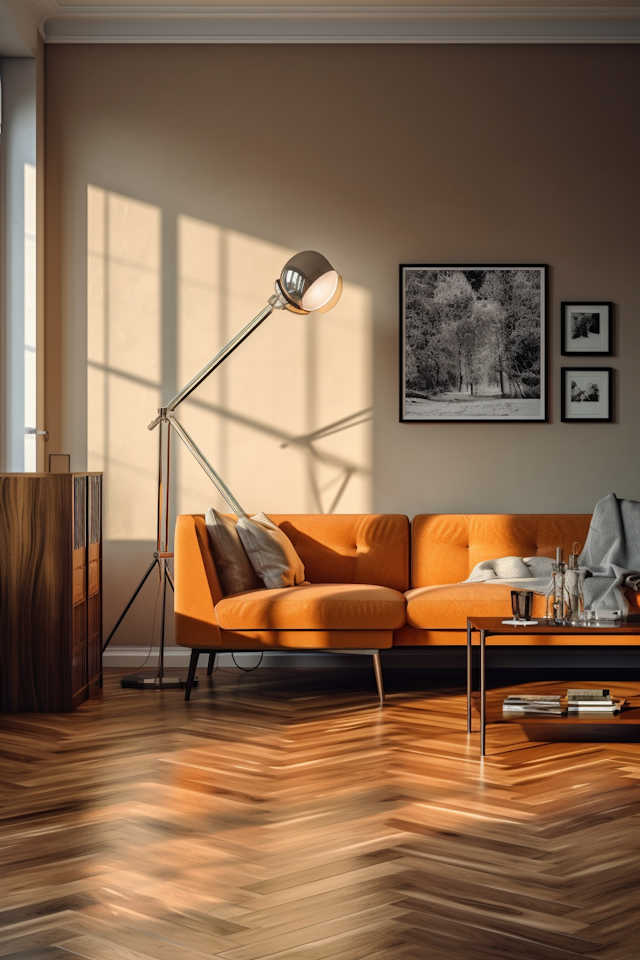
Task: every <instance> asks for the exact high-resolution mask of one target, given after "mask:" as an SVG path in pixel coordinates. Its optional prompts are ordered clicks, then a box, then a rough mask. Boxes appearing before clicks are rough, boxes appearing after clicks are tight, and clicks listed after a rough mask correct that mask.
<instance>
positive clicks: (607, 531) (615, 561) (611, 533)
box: [464, 493, 640, 614]
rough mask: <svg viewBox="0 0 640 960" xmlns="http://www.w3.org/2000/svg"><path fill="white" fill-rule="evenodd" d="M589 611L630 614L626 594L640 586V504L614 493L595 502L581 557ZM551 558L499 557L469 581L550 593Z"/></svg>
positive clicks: (478, 569)
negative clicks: (620, 498) (612, 611)
mask: <svg viewBox="0 0 640 960" xmlns="http://www.w3.org/2000/svg"><path fill="white" fill-rule="evenodd" d="M578 564H579V570H580V573H581V576H582V579H583V582H582V589H583V594H584V607H585V610H622V612H623V613H624V614H627V613H628V612H629V604H628V603H627V600H626V597H625V595H624V591H625V589H628V588H630V589H631V590H635V591H636V593H637V592H638V589H640V503H638V502H637V501H635V500H618V498H617V497H616V495H615V493H610V494H609V496H607V497H604V498H603V499H602V500H599V501H598V503H596V506H595V510H594V511H593V516H592V518H591V524H590V526H589V533H588V535H587V542H586V543H585V545H584V550H583V551H582V553H581V554H580V556H579V558H578ZM552 566H553V561H552V560H551V558H550V557H501V558H499V559H497V560H483V561H482V562H481V563H477V564H476V565H475V567H474V568H473V570H472V571H471V573H470V574H469V577H468V578H467V580H465V581H464V582H465V583H479V582H485V583H495V584H505V585H508V586H511V587H516V588H517V589H519V590H525V589H526V590H533V591H534V593H548V592H549V590H550V588H551V571H552Z"/></svg>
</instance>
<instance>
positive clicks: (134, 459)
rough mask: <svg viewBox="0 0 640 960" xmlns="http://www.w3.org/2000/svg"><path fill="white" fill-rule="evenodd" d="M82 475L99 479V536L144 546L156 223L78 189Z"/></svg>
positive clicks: (150, 462)
mask: <svg viewBox="0 0 640 960" xmlns="http://www.w3.org/2000/svg"><path fill="white" fill-rule="evenodd" d="M87 200H88V264H87V269H88V284H87V286H88V302H87V322H88V344H87V351H88V384H87V388H88V424H89V425H88V433H89V436H88V441H89V442H88V447H89V462H88V466H89V470H101V471H103V473H104V535H105V538H106V539H111V540H142V539H153V538H154V537H155V532H156V481H157V457H158V454H157V434H156V433H153V434H152V433H150V432H149V431H148V430H147V424H148V423H149V421H150V420H152V419H153V416H154V415H155V411H156V409H157V408H158V407H159V406H160V402H161V398H160V376H161V360H162V356H161V350H162V329H161V304H160V258H161V213H160V210H159V209H158V207H155V206H152V205H151V204H147V203H141V202H139V201H137V200H132V199H131V198H130V197H125V196H120V195H119V194H116V193H111V192H109V191H107V190H103V189H100V188H99V187H94V186H89V188H88V197H87Z"/></svg>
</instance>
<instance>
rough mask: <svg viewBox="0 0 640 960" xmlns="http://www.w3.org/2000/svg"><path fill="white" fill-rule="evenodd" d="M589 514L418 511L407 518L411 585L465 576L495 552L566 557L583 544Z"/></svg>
mask: <svg viewBox="0 0 640 960" xmlns="http://www.w3.org/2000/svg"><path fill="white" fill-rule="evenodd" d="M590 521H591V514H584V513H576V514H566V513H562V514H548V513H520V514H506V513H499V514H489V513H476V514H457V513H452V514H446V513H439V514H419V515H418V516H416V517H414V519H413V522H412V524H411V586H412V587H429V586H434V585H436V584H441V583H459V582H460V581H462V580H466V579H467V577H468V576H469V574H470V573H471V571H472V570H473V568H474V567H475V565H476V563H480V561H481V560H493V559H495V558H496V557H535V556H539V557H552V558H554V559H555V555H556V547H562V548H563V549H564V554H565V559H566V558H567V556H568V555H569V553H570V551H571V547H572V545H573V542H574V541H575V540H577V541H578V543H579V544H580V549H582V547H583V546H584V542H585V540H586V537H587V531H588V530H589V523H590Z"/></svg>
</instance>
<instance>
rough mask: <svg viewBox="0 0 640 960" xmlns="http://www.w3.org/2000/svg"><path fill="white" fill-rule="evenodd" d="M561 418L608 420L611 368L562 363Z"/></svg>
mask: <svg viewBox="0 0 640 960" xmlns="http://www.w3.org/2000/svg"><path fill="white" fill-rule="evenodd" d="M560 397H561V403H560V406H561V419H562V421H563V423H569V422H574V421H576V420H581V421H582V422H583V423H611V421H612V420H613V409H612V408H613V370H612V368H611V367H562V370H561V384H560Z"/></svg>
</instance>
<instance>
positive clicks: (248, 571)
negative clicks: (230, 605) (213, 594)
mask: <svg viewBox="0 0 640 960" xmlns="http://www.w3.org/2000/svg"><path fill="white" fill-rule="evenodd" d="M204 521H205V523H206V525H207V532H208V534H209V541H210V543H211V550H212V551H213V562H214V563H215V565H216V570H217V571H218V576H219V577H220V583H221V584H222V589H223V590H224V592H225V593H226V594H230V593H240V591H241V590H257V589H258V588H260V587H264V584H263V582H262V580H260V578H259V577H258V576H256V573H255V571H254V569H253V567H252V565H251V561H250V560H249V557H248V556H247V552H246V550H245V549H244V547H243V546H242V541H241V540H240V537H239V536H238V532H237V530H236V521H235V517H225V516H224V515H223V514H222V513H218V511H217V510H214V509H213V507H209V509H208V510H207V512H206V514H205V518H204Z"/></svg>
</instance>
